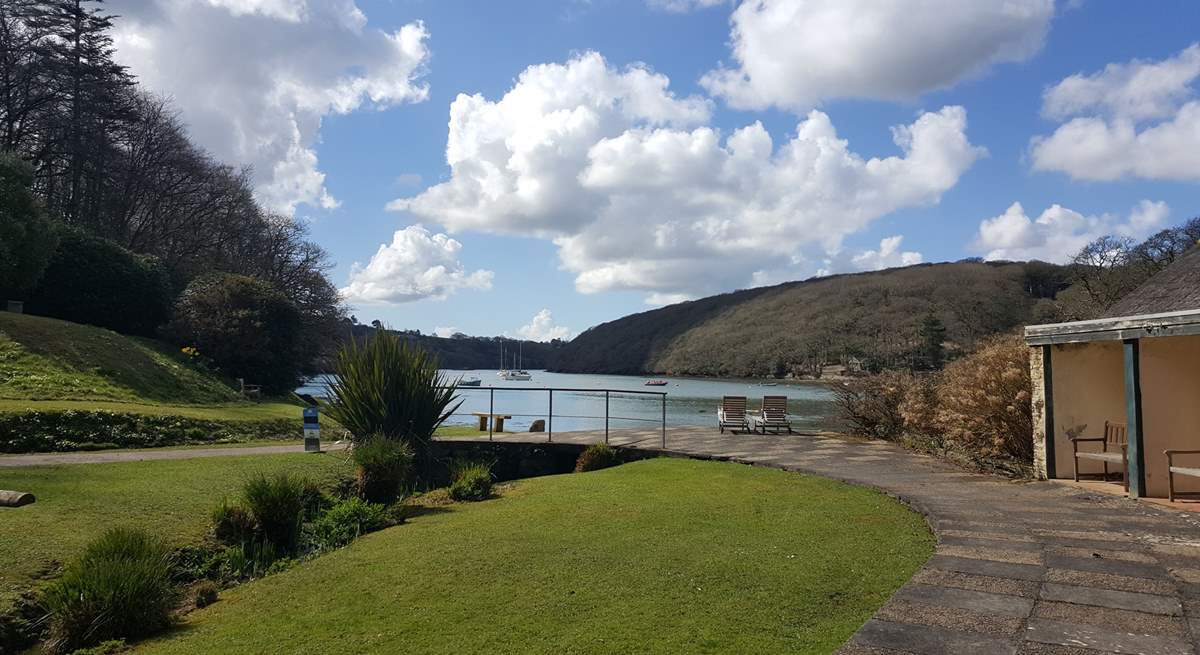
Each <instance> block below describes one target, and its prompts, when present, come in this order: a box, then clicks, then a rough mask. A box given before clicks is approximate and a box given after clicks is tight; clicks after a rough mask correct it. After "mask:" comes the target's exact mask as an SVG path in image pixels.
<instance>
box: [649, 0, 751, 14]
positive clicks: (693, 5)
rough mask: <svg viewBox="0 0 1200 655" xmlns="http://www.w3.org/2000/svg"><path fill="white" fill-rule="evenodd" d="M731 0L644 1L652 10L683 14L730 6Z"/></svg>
mask: <svg viewBox="0 0 1200 655" xmlns="http://www.w3.org/2000/svg"><path fill="white" fill-rule="evenodd" d="M730 1H731V0H646V4H648V5H650V7H651V8H652V9H661V10H663V11H670V12H673V13H684V12H688V11H694V10H697V9H708V8H710V7H717V6H719V5H727V4H730Z"/></svg>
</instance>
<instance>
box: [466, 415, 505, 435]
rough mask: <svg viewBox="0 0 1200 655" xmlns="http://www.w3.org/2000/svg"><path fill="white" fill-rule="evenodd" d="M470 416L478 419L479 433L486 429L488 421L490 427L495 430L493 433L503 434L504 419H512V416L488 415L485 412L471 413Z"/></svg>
mask: <svg viewBox="0 0 1200 655" xmlns="http://www.w3.org/2000/svg"><path fill="white" fill-rule="evenodd" d="M471 414H472V415H473V416H477V417H479V431H480V432H483V431H484V430H487V429H488V419H491V420H492V427H493V428H495V430H494V431H495V432H504V421H505V419H510V418H512V414H489V413H487V412H471Z"/></svg>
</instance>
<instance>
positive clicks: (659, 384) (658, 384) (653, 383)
mask: <svg viewBox="0 0 1200 655" xmlns="http://www.w3.org/2000/svg"><path fill="white" fill-rule="evenodd" d="M667 384H668V382H667V381H666V380H646V386H647V387H665V386H667Z"/></svg>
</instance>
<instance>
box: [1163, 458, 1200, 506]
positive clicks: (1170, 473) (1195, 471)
mask: <svg viewBox="0 0 1200 655" xmlns="http://www.w3.org/2000/svg"><path fill="white" fill-rule="evenodd" d="M1163 454H1164V455H1166V456H1167V500H1168V501H1169V502H1172V503H1173V502H1175V496H1185V497H1188V498H1196V497H1200V491H1178V492H1177V491H1175V476H1176V475H1187V476H1191V477H1193V478H1200V467H1195V466H1175V456H1176V455H1200V450H1164V451H1163Z"/></svg>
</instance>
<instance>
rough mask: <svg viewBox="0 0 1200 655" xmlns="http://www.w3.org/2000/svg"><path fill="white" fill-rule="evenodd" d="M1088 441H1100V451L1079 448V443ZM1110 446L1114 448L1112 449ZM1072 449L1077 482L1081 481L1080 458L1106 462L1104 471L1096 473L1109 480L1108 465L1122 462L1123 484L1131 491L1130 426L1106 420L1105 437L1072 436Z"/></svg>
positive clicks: (1126, 489)
mask: <svg viewBox="0 0 1200 655" xmlns="http://www.w3.org/2000/svg"><path fill="white" fill-rule="evenodd" d="M1088 442H1098V443H1099V444H1100V452H1096V451H1081V450H1079V444H1081V443H1088ZM1110 447H1111V448H1113V450H1111V451H1110V450H1109V448H1110ZM1117 448H1120V451H1121V452H1117V451H1116V449H1117ZM1071 451H1072V452H1071V454H1072V455H1073V456H1074V459H1075V481H1076V482H1079V460H1080V459H1089V460H1093V461H1098V462H1104V473H1103V474H1099V473H1097V474H1095V475H1103V476H1104V477H1103V479H1104V480H1108V475H1109V472H1108V465H1109V464H1120V465H1121V466H1122V467H1123V470H1122V472H1121V480H1122V486H1123V487H1124V488H1125V491H1129V464H1128V460H1129V428H1128V427H1127V426H1126V425H1125V424H1124V423H1116V422H1113V421H1105V422H1104V436H1103V437H1072V438H1071Z"/></svg>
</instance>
